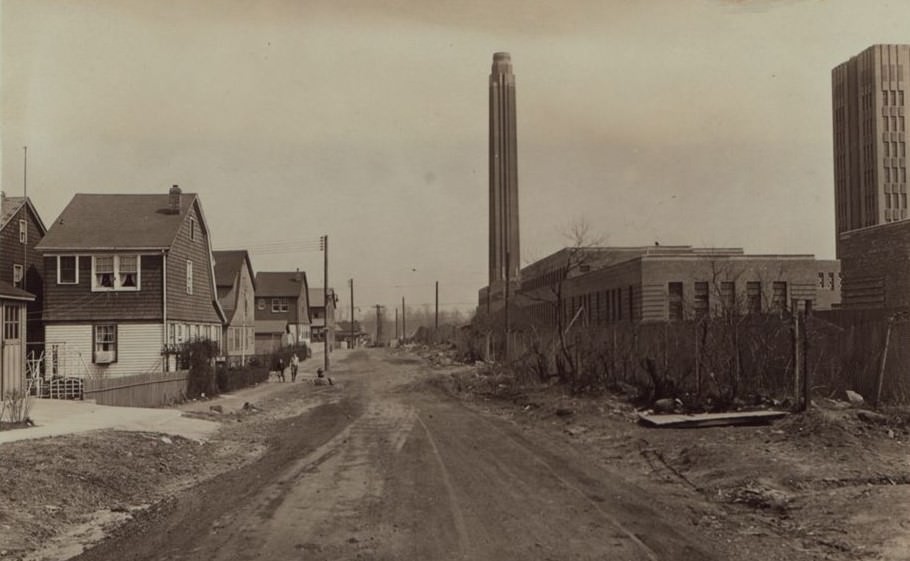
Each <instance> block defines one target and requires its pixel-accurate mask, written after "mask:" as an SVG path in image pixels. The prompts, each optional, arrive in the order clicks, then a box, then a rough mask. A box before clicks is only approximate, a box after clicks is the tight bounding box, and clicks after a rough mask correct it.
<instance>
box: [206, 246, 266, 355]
mask: <svg viewBox="0 0 910 561" xmlns="http://www.w3.org/2000/svg"><path fill="white" fill-rule="evenodd" d="M213 255H214V258H215V285H216V286H217V287H218V301H219V302H220V303H221V308H222V309H223V310H224V313H225V315H226V316H227V322H226V323H225V325H224V345H223V346H222V353H223V355H224V356H226V357H228V359H229V360H230V361H231V362H232V363H240V364H243V363H245V362H246V360H247V358H248V357H250V356H252V355H253V354H255V353H256V318H255V315H254V314H255V306H256V283H255V277H254V274H253V265H252V264H251V263H250V254H249V253H247V252H246V251H245V250H232V251H215V252H214V253H213Z"/></svg>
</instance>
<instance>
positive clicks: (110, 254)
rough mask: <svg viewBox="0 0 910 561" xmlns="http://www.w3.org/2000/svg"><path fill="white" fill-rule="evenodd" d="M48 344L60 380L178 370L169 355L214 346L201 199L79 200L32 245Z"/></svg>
mask: <svg viewBox="0 0 910 561" xmlns="http://www.w3.org/2000/svg"><path fill="white" fill-rule="evenodd" d="M38 250H39V251H40V252H41V254H42V256H43V263H44V302H45V306H44V313H43V318H44V322H45V338H46V345H47V346H53V348H54V356H55V357H56V358H55V360H60V361H64V362H65V368H64V369H63V371H62V372H61V371H60V370H59V369H57V366H59V365H55V373H58V374H63V375H80V374H81V375H90V376H105V377H115V376H128V375H136V374H146V373H154V372H162V371H171V370H173V369H175V368H176V360H174V354H173V353H172V350H173V349H175V348H177V347H179V346H180V345H182V344H183V343H186V342H189V341H192V340H194V339H210V340H213V341H217V342H220V340H221V336H222V326H223V325H224V321H225V315H224V311H223V310H222V308H221V305H220V304H219V302H218V294H217V291H216V288H215V274H214V266H213V259H212V248H211V237H210V232H209V228H208V225H207V223H206V220H205V215H204V214H203V212H202V203H201V202H200V200H199V197H198V196H197V195H195V194H191V193H182V192H181V190H180V188H179V187H178V186H176V185H175V186H174V187H172V188H171V189H170V191H169V192H168V193H161V194H136V195H123V194H118V195H101V194H77V195H76V196H75V197H73V199H72V200H71V201H70V203H69V204H68V205H67V207H66V208H65V209H64V210H63V213H61V215H60V218H58V219H57V221H56V222H54V224H52V225H51V227H50V229H48V232H47V235H46V236H45V237H44V239H43V240H42V241H41V243H39V244H38Z"/></svg>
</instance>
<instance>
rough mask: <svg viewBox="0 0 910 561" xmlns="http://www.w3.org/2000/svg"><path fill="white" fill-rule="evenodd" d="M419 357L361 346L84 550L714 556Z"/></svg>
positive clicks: (662, 512)
mask: <svg viewBox="0 0 910 561" xmlns="http://www.w3.org/2000/svg"><path fill="white" fill-rule="evenodd" d="M424 368H425V367H424V366H423V365H422V363H421V362H419V361H418V360H416V359H415V360H410V359H402V358H400V357H394V356H392V355H389V354H387V353H385V352H384V351H380V350H377V351H363V352H355V353H353V354H352V355H350V357H349V358H348V359H347V360H345V361H342V362H340V363H339V364H337V366H336V368H335V369H334V370H333V377H334V378H335V380H336V386H335V387H333V388H332V389H331V390H330V391H327V392H326V393H325V397H326V399H325V402H324V403H322V404H320V405H319V406H317V407H315V408H311V409H307V410H306V411H305V412H303V413H302V414H301V415H300V416H298V417H295V418H291V419H286V420H283V421H280V422H279V423H278V424H277V425H276V428H275V430H274V436H273V438H272V442H271V449H270V451H269V452H268V453H267V454H266V455H265V456H264V457H263V458H262V459H261V460H260V461H258V462H256V463H253V464H251V465H248V466H246V467H244V468H241V469H238V470H236V471H233V472H230V473H228V474H226V475H223V476H221V477H219V478H217V479H215V480H212V481H209V482H208V483H205V484H203V485H201V486H199V487H196V488H194V489H191V490H188V491H185V492H184V493H182V494H181V495H179V496H177V497H175V498H174V499H173V500H171V501H169V502H167V503H165V504H163V505H160V506H159V507H156V508H155V509H152V510H150V511H148V512H146V513H143V514H142V515H140V516H139V517H138V518H137V519H136V520H134V521H133V522H131V523H129V524H127V525H126V526H124V527H123V528H121V529H120V530H119V531H118V533H117V534H116V535H114V536H113V537H111V538H110V539H109V540H107V541H105V542H103V543H101V544H100V545H98V546H97V547H95V548H93V549H91V550H89V551H86V552H85V553H83V554H82V555H81V556H79V557H78V558H77V559H82V560H90V559H97V560H106V559H121V560H126V559H173V560H189V559H199V560H202V559H205V560H209V559H214V560H252V559H268V560H284V559H288V560H290V559H294V560H299V559H314V560H316V559H325V560H329V559H331V560H336V559H415V560H416V559H419V560H435V559H470V560H480V559H491V560H509V559H516V560H517V559H522V560H526V559H554V560H555V559H559V560H562V559H603V560H607V559H609V560H629V561H638V560H656V559H660V560H662V561H676V560H680V561H681V560H701V561H706V560H710V559H714V558H716V557H715V556H714V555H712V553H711V552H710V549H709V547H708V546H706V545H705V543H704V541H702V540H699V538H698V536H695V535H692V533H691V530H690V527H688V526H686V525H685V523H684V521H682V520H681V519H677V518H676V517H675V515H674V514H673V511H672V509H670V508H669V507H668V506H667V505H662V504H661V502H660V500H659V498H657V497H654V496H650V495H648V494H647V493H645V492H644V491H642V490H640V489H638V488H636V487H634V486H632V485H629V484H626V483H624V482H623V479H622V478H621V477H620V476H619V475H617V474H615V473H611V472H609V471H605V470H604V468H603V467H601V466H598V465H597V463H596V462H595V461H593V460H592V459H591V458H588V457H586V455H585V454H584V453H582V452H581V451H579V450H577V449H574V448H572V447H570V446H568V445H567V444H565V443H559V442H555V441H553V440H552V439H547V438H545V437H544V436H543V435H540V434H537V433H535V432H533V431H526V430H523V429H521V428H519V427H518V426H516V425H513V424H511V423H509V422H507V421H504V420H502V419H501V418H498V417H495V416H488V415H485V414H483V413H479V412H477V411H475V410H472V409H468V408H466V407H465V406H463V405H462V404H461V403H459V402H456V401H454V400H451V399H449V398H448V397H446V396H445V395H444V394H443V393H442V392H440V391H437V390H435V389H434V388H433V386H432V385H431V384H427V383H426V378H427V377H428V376H429V374H428V373H427V372H426V371H425V370H424Z"/></svg>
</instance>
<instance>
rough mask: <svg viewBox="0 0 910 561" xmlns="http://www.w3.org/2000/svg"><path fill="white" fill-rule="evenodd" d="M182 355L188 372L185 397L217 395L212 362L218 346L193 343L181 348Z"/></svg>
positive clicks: (206, 341) (211, 343)
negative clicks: (187, 365) (187, 366)
mask: <svg viewBox="0 0 910 561" xmlns="http://www.w3.org/2000/svg"><path fill="white" fill-rule="evenodd" d="M182 354H184V355H185V357H184V358H185V362H186V363H187V364H189V370H190V372H189V375H188V376H187V380H186V395H187V397H189V398H191V399H192V398H197V397H200V396H202V395H203V394H204V395H206V396H213V395H217V394H218V385H217V384H216V382H215V369H214V368H213V366H212V361H213V359H214V358H215V357H216V356H217V355H218V345H217V344H215V343H214V342H213V341H208V340H198V341H193V342H191V343H188V344H187V345H185V346H184V347H183V350H182Z"/></svg>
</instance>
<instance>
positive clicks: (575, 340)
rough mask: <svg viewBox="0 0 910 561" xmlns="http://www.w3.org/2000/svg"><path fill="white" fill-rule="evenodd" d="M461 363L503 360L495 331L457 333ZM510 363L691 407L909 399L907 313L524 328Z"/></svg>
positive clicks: (541, 376)
mask: <svg viewBox="0 0 910 561" xmlns="http://www.w3.org/2000/svg"><path fill="white" fill-rule="evenodd" d="M456 344H457V347H458V349H459V351H460V352H461V354H462V355H463V357H464V358H465V359H467V360H480V359H488V358H490V357H498V358H500V359H503V358H504V356H505V353H506V341H505V336H504V334H503V333H502V331H501V330H499V331H498V330H496V329H495V328H493V329H490V328H486V329H484V328H476V327H475V328H474V329H467V330H462V331H460V332H459V333H458V334H457V336H456ZM508 347H509V353H508V354H509V356H510V360H507V361H504V362H507V363H508V364H509V366H511V367H512V369H513V370H514V371H515V373H516V374H517V375H519V376H524V377H526V378H527V379H528V380H529V381H530V380H536V381H540V382H544V381H552V380H553V379H556V380H558V381H559V382H560V383H562V384H564V385H566V386H567V387H568V388H569V389H570V390H571V391H573V392H575V393H596V392H600V391H604V390H622V391H624V392H627V393H632V394H634V395H636V396H637V398H638V399H639V401H641V402H642V403H650V402H653V401H655V400H657V399H661V398H678V399H680V400H682V401H683V403H684V404H685V405H686V406H688V407H691V408H693V409H695V408H697V409H728V408H731V407H739V406H742V405H752V404H758V403H769V402H778V403H777V404H778V405H781V406H792V407H805V405H806V401H805V396H806V395H807V394H808V395H810V396H827V397H839V398H843V396H844V392H845V390H848V389H849V390H853V391H856V392H859V393H860V394H862V395H863V396H865V398H866V399H867V400H868V401H871V402H874V403H879V402H880V403H907V402H910V315H906V316H905V315H902V314H890V315H889V314H885V313H848V312H816V313H811V312H810V313H803V312H800V313H799V314H791V313H783V314H774V315H733V314H731V315H727V316H725V317H711V318H708V317H705V318H702V319H698V320H694V319H693V320H687V321H673V322H654V323H632V322H617V323H614V324H612V325H609V326H596V327H595V326H584V325H578V326H573V327H572V328H571V329H569V330H567V331H564V332H563V333H562V336H560V333H559V332H557V331H556V330H554V329H543V328H536V327H534V326H527V325H526V326H523V327H522V328H521V329H520V330H515V331H512V332H511V333H510V337H509V345H508Z"/></svg>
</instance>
